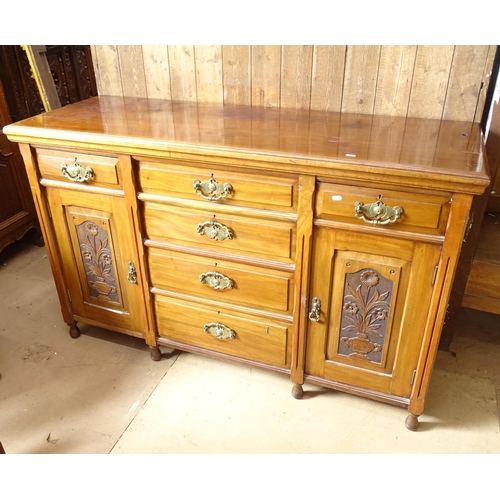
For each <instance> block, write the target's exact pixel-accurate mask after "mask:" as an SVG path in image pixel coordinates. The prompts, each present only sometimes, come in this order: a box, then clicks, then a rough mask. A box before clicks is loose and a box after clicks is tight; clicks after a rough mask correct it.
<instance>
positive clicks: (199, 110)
mask: <svg viewBox="0 0 500 500" xmlns="http://www.w3.org/2000/svg"><path fill="white" fill-rule="evenodd" d="M4 130H5V132H6V134H7V135H8V136H10V137H12V138H15V140H16V141H21V142H31V143H44V142H45V143H46V142H49V140H58V141H59V144H63V143H66V144H68V145H72V146H75V145H76V144H77V143H81V142H84V143H86V144H88V143H92V144H94V145H104V144H105V145H107V146H108V147H109V145H112V146H113V147H114V148H115V149H116V150H117V151H123V152H126V151H127V148H131V147H134V146H135V147H137V146H138V145H141V146H143V147H146V148H147V150H148V151H157V152H160V151H161V152H162V154H165V153H168V152H174V151H175V152H190V153H193V154H196V151H200V150H201V149H203V151H204V152H207V151H209V152H212V153H214V154H218V155H222V156H227V155H234V154H238V155H239V156H240V157H241V158H244V157H245V155H249V154H251V155H253V157H254V158H255V155H258V156H259V157H260V158H262V159H264V160H268V161H269V160H270V161H274V162H277V161H281V160H280V158H282V159H283V161H284V162H288V163H296V162H297V163H300V164H301V165H305V166H307V165H309V166H318V165H321V164H322V166H323V167H325V162H327V164H328V166H329V167H333V166H336V167H338V166H341V168H344V169H348V168H349V165H356V167H360V166H361V167H362V168H363V166H366V167H368V166H370V167H371V168H373V167H377V166H379V167H384V169H387V168H389V169H390V170H391V171H395V172H396V171H399V170H405V171H408V170H410V171H412V170H413V171H418V172H420V174H422V173H427V174H429V175H431V176H436V175H443V174H451V175H458V176H460V177H464V176H465V177H467V178H468V179H469V181H470V182H471V183H472V184H474V185H475V190H476V191H478V192H479V190H484V188H485V187H486V185H487V184H488V176H487V174H486V165H485V164H486V159H485V154H484V147H483V140H482V134H481V129H480V126H479V124H477V123H469V122H456V121H440V120H429V119H419V118H404V117H390V116H373V115H361V114H342V113H333V112H331V113H328V112H323V111H312V110H294V109H280V110H279V109H271V108H263V107H250V106H223V105H221V104H208V103H195V102H179V101H166V100H160V99H145V98H133V97H113V96H99V97H93V98H90V99H87V100H85V101H81V102H79V103H75V104H72V105H69V106H65V107H63V108H60V109H57V110H54V111H52V112H49V113H44V114H41V115H38V116H34V117H32V118H29V119H27V120H23V121H21V122H18V123H16V124H13V125H9V126H7V127H6V128H5V129H4ZM61 141H62V142H61ZM385 173H387V172H385ZM479 188H481V189H479Z"/></svg>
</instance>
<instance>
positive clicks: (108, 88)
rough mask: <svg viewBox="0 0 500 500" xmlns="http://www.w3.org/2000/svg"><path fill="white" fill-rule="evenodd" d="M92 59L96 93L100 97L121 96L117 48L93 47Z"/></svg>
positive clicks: (111, 46) (107, 46)
mask: <svg viewBox="0 0 500 500" xmlns="http://www.w3.org/2000/svg"><path fill="white" fill-rule="evenodd" d="M92 57H93V64H94V67H95V74H96V83H97V91H98V93H99V94H101V95H123V88H122V76H121V72H120V60H119V58H118V47H117V46H116V45H95V46H94V47H93V50H92Z"/></svg>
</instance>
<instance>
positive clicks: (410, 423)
mask: <svg viewBox="0 0 500 500" xmlns="http://www.w3.org/2000/svg"><path fill="white" fill-rule="evenodd" d="M405 425H406V428H407V429H408V430H410V431H416V430H417V428H418V416H417V415H413V413H408V416H407V417H406V420H405Z"/></svg>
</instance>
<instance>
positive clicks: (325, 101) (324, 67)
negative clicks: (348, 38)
mask: <svg viewBox="0 0 500 500" xmlns="http://www.w3.org/2000/svg"><path fill="white" fill-rule="evenodd" d="M345 55H346V46H344V45H316V46H314V52H313V68H312V81H311V106H310V107H311V109H315V110H325V111H340V110H341V106H342V94H341V93H340V92H339V91H338V89H341V88H342V84H343V81H344V68H345Z"/></svg>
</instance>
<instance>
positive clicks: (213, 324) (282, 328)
mask: <svg viewBox="0 0 500 500" xmlns="http://www.w3.org/2000/svg"><path fill="white" fill-rule="evenodd" d="M155 311H156V321H157V326H158V333H159V335H160V337H163V338H167V339H170V340H174V341H176V342H182V343H184V344H187V345H190V346H194V347H198V348H201V349H207V350H209V351H213V352H218V353H223V354H227V355H230V356H235V357H238V358H243V359H248V360H251V361H256V362H260V363H265V364H268V365H273V366H279V367H287V365H289V361H288V359H287V358H288V357H287V340H288V335H289V329H290V327H291V325H287V324H282V323H277V322H275V321H270V320H267V319H264V318H255V317H254V318H250V317H240V316H236V315H234V314H232V313H229V312H223V311H218V310H216V309H209V308H202V307H200V306H199V304H191V303H185V302H181V301H178V300H175V299H172V298H170V297H164V296H160V295H157V296H156V297H155ZM217 324H220V325H221V326H220V327H219V330H217ZM222 325H223V326H222ZM224 327H226V328H224ZM231 331H232V332H233V334H232V336H233V337H234V338H230V336H231V333H230V332H231ZM217 334H220V335H221V336H222V337H225V338H220V339H219V338H217V337H216V336H214V335H217ZM228 336H229V338H228Z"/></svg>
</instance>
